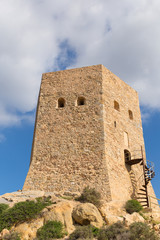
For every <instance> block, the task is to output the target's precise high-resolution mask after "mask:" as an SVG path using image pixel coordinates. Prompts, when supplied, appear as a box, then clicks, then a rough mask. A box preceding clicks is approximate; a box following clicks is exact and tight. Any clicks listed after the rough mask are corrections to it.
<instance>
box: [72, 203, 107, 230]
mask: <svg viewBox="0 0 160 240" xmlns="http://www.w3.org/2000/svg"><path fill="white" fill-rule="evenodd" d="M72 216H73V219H74V220H75V221H76V222H77V223H79V224H81V225H88V224H92V225H93V226H95V227H98V228H100V227H102V225H103V219H102V216H101V214H100V212H99V211H98V209H97V208H96V206H94V205H93V204H92V203H81V204H79V205H77V206H76V207H75V208H74V209H73V213H72Z"/></svg>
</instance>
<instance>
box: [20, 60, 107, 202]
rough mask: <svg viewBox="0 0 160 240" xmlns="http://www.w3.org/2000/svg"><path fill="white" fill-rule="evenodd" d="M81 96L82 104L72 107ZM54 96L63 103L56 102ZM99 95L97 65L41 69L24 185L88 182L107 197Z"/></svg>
mask: <svg viewBox="0 0 160 240" xmlns="http://www.w3.org/2000/svg"><path fill="white" fill-rule="evenodd" d="M81 96H83V97H84V98H85V100H86V104H85V105H82V106H76V100H77V98H78V97H81ZM59 98H64V99H65V101H66V105H65V107H64V108H58V107H57V101H58V99H59ZM101 99H102V66H101V65H98V66H92V67H84V68H80V69H72V70H65V71H59V72H54V73H46V74H43V77H42V84H41V90H40V96H39V104H38V110H37V120H36V126H35V134H34V143H33V148H32V157H31V165H30V169H29V172H28V175H27V178H26V181H25V184H24V188H23V189H24V190H33V189H34V190H36V189H38V190H45V191H82V190H83V188H84V187H85V186H87V185H89V186H92V187H93V186H94V187H95V188H96V189H98V190H99V191H100V192H101V193H102V194H103V196H104V198H105V199H106V200H110V187H109V181H108V172H107V167H106V161H105V156H104V131H103V111H102V104H101Z"/></svg>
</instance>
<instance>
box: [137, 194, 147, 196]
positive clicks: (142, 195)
mask: <svg viewBox="0 0 160 240" xmlns="http://www.w3.org/2000/svg"><path fill="white" fill-rule="evenodd" d="M137 194H138V195H141V196H146V193H137Z"/></svg>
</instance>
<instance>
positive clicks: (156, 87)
mask: <svg viewBox="0 0 160 240" xmlns="http://www.w3.org/2000/svg"><path fill="white" fill-rule="evenodd" d="M159 21H160V2H159V1H158V0H152V1H149V0H141V1H138V0H135V1H131V0H121V1H116V0H87V1H86V0H77V1H74V0H58V1H53V0H35V1H32V0H28V1H25V0H1V1H0V36H1V40H0V125H2V126H9V125H13V124H19V123H20V122H21V121H22V120H23V119H24V118H25V117H26V118H27V116H26V113H28V112H30V111H32V110H33V109H34V108H35V107H36V101H37V96H38V91H39V84H40V80H41V74H42V73H43V72H46V71H49V70H50V71H53V70H54V69H57V66H59V65H57V59H58V57H59V56H61V57H60V58H59V61H62V60H63V63H66V61H65V58H66V60H67V58H68V55H67V54H66V52H65V53H64V54H62V51H61V44H60V43H62V42H65V41H66V42H67V43H68V45H67V47H70V48H71V49H74V50H75V52H76V59H75V64H73V62H72V61H70V63H67V66H69V65H71V66H76V67H77V66H78V67H81V66H85V65H87V66H88V65H92V64H99V63H102V64H103V65H105V66H106V67H107V68H109V69H110V70H111V71H112V72H114V73H115V74H116V75H118V76H120V77H121V78H122V79H123V80H124V81H126V82H127V83H129V84H130V85H132V86H133V87H135V88H136V89H137V90H138V92H139V95H140V99H141V103H142V104H143V105H144V106H146V107H149V108H153V109H157V110H160V100H159V99H160V68H159V66H160V57H159V56H160V45H159V42H160V28H159ZM65 50H66V49H65ZM17 112H20V113H21V114H17ZM22 116H23V117H22Z"/></svg>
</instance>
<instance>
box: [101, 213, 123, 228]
mask: <svg viewBox="0 0 160 240" xmlns="http://www.w3.org/2000/svg"><path fill="white" fill-rule="evenodd" d="M104 219H105V221H106V223H107V224H109V225H111V224H113V223H116V222H118V221H119V222H124V218H123V217H118V216H115V215H110V214H108V215H107V217H105V218H104Z"/></svg>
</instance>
